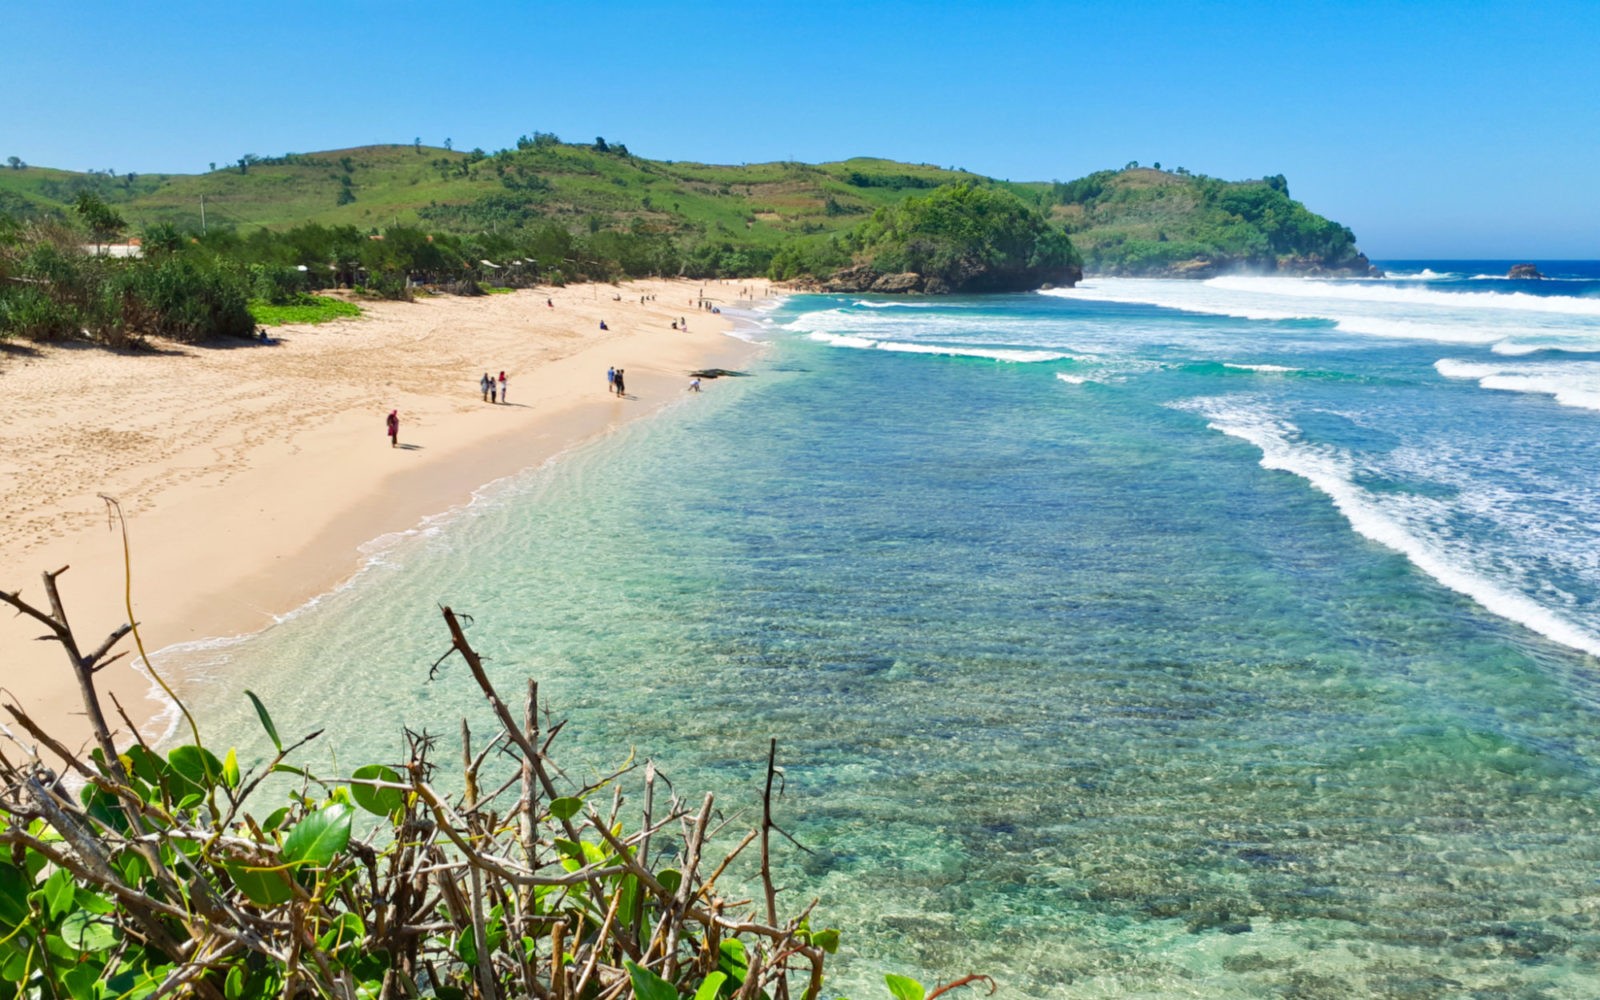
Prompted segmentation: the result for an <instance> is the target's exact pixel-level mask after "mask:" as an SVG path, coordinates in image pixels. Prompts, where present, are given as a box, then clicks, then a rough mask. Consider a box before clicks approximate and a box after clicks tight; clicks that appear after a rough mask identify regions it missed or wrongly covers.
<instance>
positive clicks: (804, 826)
mask: <svg viewBox="0 0 1600 1000" xmlns="http://www.w3.org/2000/svg"><path fill="white" fill-rule="evenodd" d="M1512 263H1514V262H1512V261H1454V262H1448V261H1446V262H1437V261H1435V262H1429V261H1409V262H1386V263H1381V264H1380V266H1383V267H1384V268H1385V269H1386V270H1387V271H1388V273H1389V276H1388V277H1386V278H1383V279H1345V280H1337V279H1287V278H1252V277H1224V278H1217V279H1213V280H1210V281H1203V282H1175V281H1157V280H1137V279H1105V278H1089V279H1087V280H1085V281H1084V282H1082V283H1081V284H1080V285H1079V286H1078V287H1077V288H1074V289H1062V290H1054V291H1047V292H1043V293H1037V294H1028V295H1010V296H996V297H984V298H962V297H952V298H937V299H892V298H873V297H861V296H820V295H812V296H795V297H792V298H789V299H786V300H783V301H782V302H781V303H778V304H776V305H775V306H772V307H770V308H767V309H766V310H765V311H760V312H756V313H752V314H749V315H747V316H745V317H743V322H744V329H745V335H747V336H750V337H752V338H754V339H758V340H760V341H763V342H765V343H766V344H767V345H768V347H767V349H766V351H765V352H764V354H763V355H762V357H761V359H760V360H759V361H757V362H756V363H755V364H754V365H753V366H752V367H751V369H750V371H749V376H748V377H743V378H726V379H719V380H716V381H715V382H710V383H707V386H706V391H705V392H704V393H702V394H700V395H698V396H692V395H690V394H685V398H684V399H682V400H681V401H679V402H677V403H676V404H674V405H672V406H670V407H669V408H668V409H667V410H665V411H664V412H663V413H662V414H661V415H660V416H658V417H656V418H653V419H650V420H647V421H642V422H637V423H635V424H632V425H630V426H628V427H626V428H624V429H622V430H620V431H619V432H617V433H614V434H611V435H609V436H607V437H605V438H604V439H602V440H599V441H596V442H591V443H589V444H586V445H584V446H582V447H579V448H576V449H573V450H572V451H570V452H569V453H567V454H565V455H562V456H560V457H559V458H558V459H556V460H555V461H552V462H550V463H548V464H546V465H544V466H542V467H540V468H537V469H530V470H529V471H527V472H526V473H524V474H522V475H519V476H515V477H512V478H510V479H507V480H503V481H501V482H498V483H494V484H488V485H486V486H485V487H484V488H483V489H482V490H481V491H480V492H479V494H478V496H477V497H476V499H475V500H474V502H473V503H471V504H470V505H468V506H466V507H464V508H462V509H460V510H457V511H453V512H448V513H445V514H442V515H440V516H439V517H437V518H434V519H431V520H430V521H429V522H427V523H426V524H424V525H421V526H419V527H418V529H417V530H415V531H412V532H408V533H406V534H404V535H400V536H395V537H391V538H385V539H378V540H375V541H374V542H373V543H372V545H371V546H370V547H369V552H368V556H369V561H368V565H367V567H366V568H365V569H364V570H363V571H362V572H361V573H360V574H359V575H358V576H357V577H356V578H355V579H354V580H352V581H351V582H350V583H349V584H347V585H346V586H344V587H341V588H340V589H339V590H337V591H335V592H333V593H330V594H327V595H324V596H323V597H322V598H319V599H318V600H317V601H315V602H313V603H312V604H311V605H308V606H307V607H305V608H303V609H300V610H299V611H297V612H295V613H294V614H292V615H289V616H286V617H285V618H284V619H283V620H282V621H281V622H280V623H278V624H277V625H275V626H274V627H272V628H270V629H268V630H266V631H265V632H262V633H260V634H257V635H255V636H251V637H248V638H245V639H241V640H229V641H219V642H215V643H210V644H205V645H204V646H203V648H191V649H187V650H175V651H173V652H172V653H170V654H169V655H168V657H167V658H166V662H169V663H170V664H171V667H170V669H172V670H175V671H177V672H178V673H180V674H181V675H182V687H183V690H184V691H185V692H186V693H187V697H188V699H189V701H190V703H191V706H192V707H193V708H194V709H195V710H196V712H197V714H198V716H199V718H200V721H201V725H202V727H203V729H205V730H207V731H209V732H210V733H213V734H222V735H221V736H220V737H212V739H214V740H220V741H221V742H229V741H239V742H240V743H241V744H242V745H243V746H244V747H245V748H246V749H247V751H248V752H247V753H246V754H245V756H246V757H250V756H254V757H255V758H256V759H259V758H260V754H261V751H262V748H263V747H264V745H265V740H264V738H263V737H260V736H258V735H257V733H258V731H259V727H258V726H257V724H256V722H255V717H254V713H253V711H252V709H251V708H250V706H249V703H248V701H247V699H246V698H245V697H244V696H243V694H242V692H243V689H245V688H250V689H253V690H254V691H256V692H257V693H258V694H259V695H260V696H261V697H262V699H263V700H264V701H265V702H266V703H267V705H268V707H269V708H270V709H271V711H272V713H273V716H274V718H275V720H276V722H277V725H278V728H279V730H280V731H281V732H283V734H284V735H285V737H286V738H288V737H290V736H291V734H295V733H305V732H309V731H311V730H314V729H322V728H326V732H325V734H324V735H323V736H322V737H320V738H319V739H318V740H317V741H316V742H315V743H314V744H312V746H311V748H309V749H308V752H307V756H306V759H307V761H309V762H311V763H314V764H315V765H316V766H317V767H320V768H322V769H323V770H326V771H330V772H336V773H337V772H339V770H340V769H341V768H354V767H355V766H358V765H360V764H364V763H368V762H370V761H373V760H384V761H395V760H398V759H399V758H400V757H401V754H402V749H401V747H402V744H401V738H400V736H401V731H402V727H403V726H409V727H411V728H412V729H415V730H421V729H424V728H426V729H427V730H429V731H430V732H433V733H437V734H440V735H441V738H442V739H441V751H440V759H441V760H442V761H450V760H454V759H456V756H457V751H454V750H452V749H450V747H451V746H452V745H453V743H452V741H453V740H454V738H455V733H456V730H457V727H458V725H459V719H460V718H461V717H462V716H464V715H465V716H468V717H470V718H472V719H473V720H474V724H475V726H476V727H477V728H478V729H479V730H480V731H487V729H488V728H489V725H490V720H489V716H488V712H487V709H486V708H485V706H484V705H483V704H482V700H481V698H480V697H479V696H478V695H477V693H476V691H475V689H473V688H472V687H471V684H470V679H469V678H468V677H467V676H466V674H465V671H464V670H461V669H459V668H455V667H452V666H451V665H449V664H448V663H447V664H446V666H445V667H444V668H443V672H442V674H441V676H440V677H439V678H438V679H437V680H435V681H432V682H430V681H429V680H428V672H429V667H430V666H431V665H432V664H433V663H434V662H435V660H437V659H438V658H439V656H440V655H441V654H443V653H444V652H445V651H446V650H447V649H448V648H449V638H448V635H447V634H446V632H445V630H444V627H443V624H442V622H441V620H440V618H439V614H438V611H437V606H438V605H440V604H448V605H450V606H451V607H453V608H454V609H455V610H456V611H457V612H466V613H468V614H470V615H471V628H470V631H469V636H470V638H471V639H472V641H473V642H474V643H475V645H476V646H477V648H479V650H480V651H481V652H483V653H484V654H485V655H486V656H487V657H488V658H489V664H490V669H491V670H492V672H493V673H494V675H495V676H496V677H497V678H498V679H499V681H500V683H501V684H502V690H503V691H505V692H507V693H508V694H515V693H517V692H520V690H521V687H522V684H523V682H524V681H523V679H524V678H526V677H529V676H532V677H534V678H536V679H537V680H538V681H539V683H540V692H541V698H542V700H543V702H544V703H545V704H546V705H547V706H548V707H549V708H550V709H551V711H552V712H553V713H554V715H555V717H557V718H564V719H567V720H569V721H568V723H567V727H566V730H565V731H564V733H563V737H562V740H563V742H562V743H560V744H558V746H557V750H556V756H557V759H558V760H559V761H562V762H564V764H565V766H566V767H567V768H568V770H569V771H570V772H571V773H573V774H574V775H575V776H578V777H586V776H589V775H597V774H600V773H603V772H604V771H605V770H607V769H608V768H609V767H610V766H612V765H616V764H620V763H622V762H623V761H624V760H625V759H626V758H627V757H628V755H629V753H630V751H634V750H636V751H637V753H638V754H639V755H640V757H641V758H643V757H649V758H652V759H654V760H655V761H657V763H658V766H659V767H660V768H661V769H662V770H663V771H664V772H665V773H666V774H667V775H668V776H669V777H670V779H671V780H672V783H673V787H674V788H675V789H676V790H677V792H678V793H679V794H681V795H684V796H685V797H686V798H688V799H690V800H691V801H697V800H698V798H699V796H700V794H701V793H703V792H704V791H706V790H711V791H715V792H717V793H718V796H719V801H721V802H722V803H723V804H724V806H725V808H727V809H728V810H729V811H730V812H732V811H734V810H735V809H737V808H740V807H744V808H746V810H747V811H746V813H745V814H744V819H743V822H745V823H747V824H748V823H754V822H755V821H756V819H757V818H758V814H752V813H750V812H749V811H748V807H750V806H752V805H753V804H754V803H756V802H757V801H758V795H759V788H760V781H761V777H762V773H763V768H764V764H765V753H766V747H767V740H768V738H769V737H776V738H777V740H778V741H779V757H780V762H781V763H782V764H783V765H784V766H785V768H786V777H785V793H784V795H783V797H782V798H781V799H780V800H779V802H778V804H777V808H776V818H777V820H778V822H780V823H781V824H782V825H784V827H785V828H786V829H787V830H788V831H789V832H791V833H792V834H793V835H794V836H795V838H796V839H797V840H798V841H799V842H800V843H801V844H803V845H805V847H806V848H807V849H808V850H809V852H810V853H802V852H800V851H798V850H795V849H793V848H792V847H787V846H786V847H785V848H784V850H783V853H782V859H781V872H780V876H781V877H780V881H781V883H782V884H783V885H784V886H785V887H786V889H787V892H788V895H789V899H790V901H791V904H792V905H793V906H795V907H796V908H798V907H799V906H802V905H804V903H805V902H807V901H809V900H810V899H811V898H812V897H818V898H820V900H821V902H820V904H819V905H818V909H817V917H816V918H815V919H814V921H813V923H814V924H823V925H829V926H836V927H840V928H842V929H843V932H844V936H843V947H842V949H841V954H840V955H839V956H838V957H837V958H836V959H835V960H833V962H832V965H831V968H832V976H831V979H830V990H829V993H830V995H839V994H848V995H850V996H853V997H856V998H857V1000H861V998H863V997H873V996H879V997H881V996H884V995H886V994H885V991H884V988H883V985H882V976H883V974H884V973H885V972H898V973H901V974H906V975H911V976H913V977H916V978H918V979H920V980H921V981H922V982H923V983H925V984H927V985H929V986H932V985H933V984H935V983H939V982H944V981H947V980H950V979H954V978H956V977H958V976H962V975H965V974H967V973H984V974H987V975H989V976H992V977H993V978H994V979H995V980H996V982H997V983H998V984H999V990H998V992H997V994H996V996H1000V997H1006V998H1021V997H1207V998H1215V997H1349V996H1387V997H1440V996H1476V997H1528V998H1534V997H1538V998H1575V1000H1576V998H1592V997H1594V996H1600V881H1597V880H1600V795H1597V793H1600V661H1597V659H1596V657H1597V656H1600V495H1597V494H1596V491H1595V490H1594V489H1593V484H1594V480H1595V478H1596V475H1597V473H1600V449H1597V447H1596V437H1597V431H1600V263H1595V262H1560V261H1551V262H1536V263H1538V264H1539V267H1540V269H1541V270H1542V271H1543V273H1545V274H1546V275H1547V276H1548V279H1547V280H1545V281H1509V280H1505V279H1504V278H1503V276H1504V275H1505V273H1506V271H1507V269H1508V268H1509V267H1510V265H1511V264H1512ZM596 391H601V390H600V389H599V388H598V378H597V390H596ZM738 825H739V824H738V823H735V826H738Z"/></svg>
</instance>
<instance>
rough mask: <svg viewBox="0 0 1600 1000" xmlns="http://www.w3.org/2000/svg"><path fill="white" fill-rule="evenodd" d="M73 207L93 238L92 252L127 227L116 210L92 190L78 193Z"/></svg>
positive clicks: (98, 249)
mask: <svg viewBox="0 0 1600 1000" xmlns="http://www.w3.org/2000/svg"><path fill="white" fill-rule="evenodd" d="M74 208H75V210H76V211H77V213H78V218H79V219H81V220H82V221H83V224H84V225H85V226H87V227H88V228H89V236H90V238H91V239H93V240H94V252H95V253H97V254H98V253H99V252H100V248H101V246H102V245H103V244H106V243H110V242H113V241H114V240H115V239H116V238H117V236H118V234H120V233H121V232H122V231H123V230H124V229H126V228H128V223H127V222H126V221H125V220H124V219H123V218H122V216H121V215H119V214H117V210H116V209H114V208H112V207H111V206H110V205H107V204H106V203H105V202H104V201H102V200H101V198H100V196H99V195H97V194H95V193H94V192H93V191H84V192H82V193H81V194H79V195H78V201H77V204H76V205H75V206H74Z"/></svg>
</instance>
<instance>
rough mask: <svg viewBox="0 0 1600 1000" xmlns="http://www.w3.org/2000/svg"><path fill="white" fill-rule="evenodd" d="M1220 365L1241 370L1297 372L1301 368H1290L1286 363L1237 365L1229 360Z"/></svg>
mask: <svg viewBox="0 0 1600 1000" xmlns="http://www.w3.org/2000/svg"><path fill="white" fill-rule="evenodd" d="M1222 367H1224V368H1233V369H1235V370H1237V371H1242V372H1273V373H1282V372H1297V371H1300V370H1301V369H1299V368H1290V367H1287V366H1286V365H1238V364H1234V363H1233V362H1231V361H1224V362H1223V363H1222Z"/></svg>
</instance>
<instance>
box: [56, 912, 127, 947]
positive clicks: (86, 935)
mask: <svg viewBox="0 0 1600 1000" xmlns="http://www.w3.org/2000/svg"><path fill="white" fill-rule="evenodd" d="M61 938H62V940H63V941H65V942H66V943H67V944H68V946H70V947H71V948H72V949H73V950H74V951H76V952H78V953H79V954H80V955H81V953H83V952H86V951H106V950H108V949H110V948H111V947H112V946H114V945H115V944H116V943H117V934H116V931H114V930H112V929H111V928H110V927H108V926H107V925H105V924H103V923H101V922H99V921H98V920H96V919H95V918H94V916H93V915H92V914H89V913H85V912H84V911H82V910H74V911H72V912H71V913H69V914H67V918H66V919H65V920H63V921H61ZM73 957H74V958H77V957H79V956H78V955H74V956H73Z"/></svg>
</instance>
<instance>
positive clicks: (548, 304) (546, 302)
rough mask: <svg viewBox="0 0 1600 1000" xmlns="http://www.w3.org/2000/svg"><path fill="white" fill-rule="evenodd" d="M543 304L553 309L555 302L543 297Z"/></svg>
mask: <svg viewBox="0 0 1600 1000" xmlns="http://www.w3.org/2000/svg"><path fill="white" fill-rule="evenodd" d="M544 304H545V305H547V306H549V307H550V308H551V309H554V308H555V307H556V304H555V303H554V302H551V301H550V300H549V299H545V300H544Z"/></svg>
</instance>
